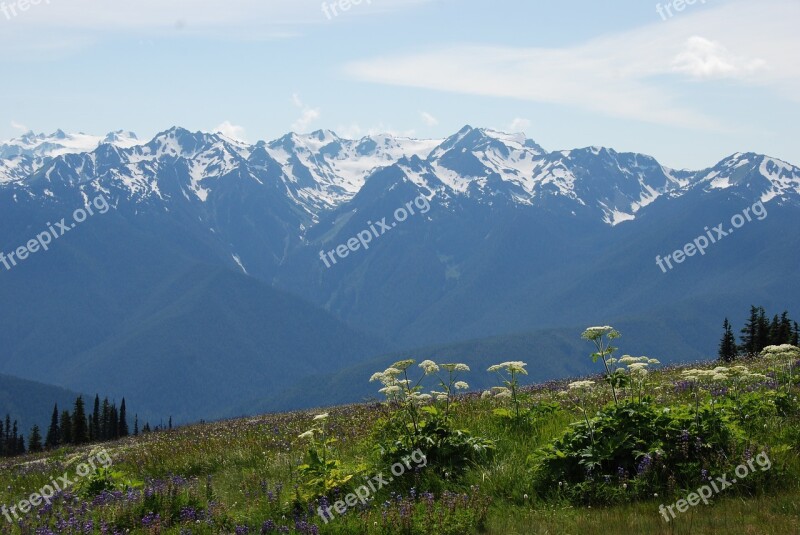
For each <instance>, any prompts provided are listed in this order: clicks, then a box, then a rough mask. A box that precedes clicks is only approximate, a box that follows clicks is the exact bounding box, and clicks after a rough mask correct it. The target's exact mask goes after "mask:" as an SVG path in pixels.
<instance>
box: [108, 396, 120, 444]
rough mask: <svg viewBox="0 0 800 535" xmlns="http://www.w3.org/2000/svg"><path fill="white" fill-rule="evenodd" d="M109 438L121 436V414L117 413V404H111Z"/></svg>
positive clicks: (113, 438)
mask: <svg viewBox="0 0 800 535" xmlns="http://www.w3.org/2000/svg"><path fill="white" fill-rule="evenodd" d="M108 438H109V440H116V439H118V438H119V414H118V413H117V404H116V403H112V404H111V418H110V423H109V437H108Z"/></svg>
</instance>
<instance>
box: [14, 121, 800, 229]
mask: <svg viewBox="0 0 800 535" xmlns="http://www.w3.org/2000/svg"><path fill="white" fill-rule="evenodd" d="M388 168H392V169H394V171H396V172H397V173H399V175H398V176H401V177H403V179H404V180H407V181H409V182H411V183H413V184H415V185H416V186H417V187H418V188H421V189H422V190H424V191H425V192H426V194H427V195H429V196H430V197H431V198H434V197H439V199H438V200H439V201H441V202H442V203H444V204H452V200H457V199H469V200H470V201H471V202H479V203H486V204H491V203H494V202H497V201H500V200H503V201H507V202H510V203H512V204H517V205H522V206H532V207H536V206H539V207H550V208H552V209H556V210H562V211H563V210H566V211H568V212H570V213H573V214H576V213H578V212H583V213H588V214H594V215H593V217H596V218H597V219H598V220H601V221H603V222H605V223H606V224H608V225H611V226H615V225H618V224H620V223H623V222H626V221H631V220H634V219H636V217H637V216H638V215H639V214H640V213H641V212H642V211H643V210H644V209H646V208H647V207H648V206H649V205H650V204H652V203H653V202H654V201H655V200H657V199H659V198H661V197H667V198H677V197H680V196H682V195H684V194H686V193H687V192H690V191H693V190H695V189H697V188H699V189H701V190H703V191H712V190H717V189H723V188H733V189H732V191H735V192H737V193H738V194H740V195H745V196H748V197H754V198H755V197H757V198H760V199H762V200H764V201H768V200H772V199H773V198H779V199H784V200H794V201H795V202H796V201H797V198H798V195H800V183H798V176H800V170H798V168H797V167H795V166H793V165H791V164H788V163H786V162H782V161H780V160H777V159H774V158H769V157H766V156H760V155H755V154H735V155H733V156H731V157H730V158H727V159H726V160H724V161H722V162H720V163H719V164H717V165H716V166H714V167H712V168H710V169H705V170H702V171H694V172H693V171H678V170H674V169H670V168H667V167H665V166H663V165H661V164H659V163H658V162H657V161H656V160H655V159H654V158H652V157H650V156H646V155H642V154H635V153H618V152H616V151H614V150H613V149H607V148H602V147H588V148H583V149H574V150H564V151H554V152H548V151H546V150H544V149H543V148H542V147H541V146H539V145H538V144H536V143H535V142H534V141H532V140H530V139H527V138H526V137H525V136H524V135H523V134H506V133H502V132H498V131H494V130H490V129H479V128H472V127H469V126H466V127H464V128H463V129H462V130H460V131H459V132H457V133H456V134H454V135H453V136H451V137H449V138H447V139H445V140H417V139H408V138H400V137H394V136H390V135H373V136H368V137H365V138H362V139H359V140H350V139H344V138H341V137H339V136H337V135H336V134H335V133H333V132H331V131H324V130H320V131H317V132H313V133H311V134H305V135H299V134H295V133H290V134H287V135H285V136H283V137H281V138H279V139H277V140H274V141H271V142H258V143H256V144H255V145H248V144H246V143H243V142H240V141H236V140H233V139H230V138H227V137H225V136H223V135H221V134H208V133H200V132H197V133H192V132H189V131H187V130H184V129H181V128H172V129H170V130H167V131H165V132H161V133H159V134H157V135H156V136H155V137H154V138H153V139H152V140H151V141H149V142H147V143H141V142H140V141H139V140H138V139H137V138H136V136H135V134H133V133H131V132H122V131H119V132H112V133H110V134H108V135H107V136H105V137H102V138H101V137H96V136H88V135H85V134H65V133H64V132H62V131H60V130H59V131H57V132H55V133H54V134H51V135H48V136H45V135H43V134H38V135H37V134H33V133H28V134H25V135H24V136H22V137H20V138H18V139H16V140H11V141H9V142H7V143H5V144H3V145H0V184H1V185H3V186H4V187H15V188H19V189H21V190H24V191H25V192H27V193H28V194H30V195H33V196H38V195H45V196H52V195H53V194H54V192H55V191H56V190H59V189H60V188H62V187H68V188H69V187H74V186H76V185H87V184H89V185H92V187H96V188H99V189H103V190H104V191H109V192H111V191H113V192H115V193H116V194H118V195H120V196H121V197H122V198H125V199H128V200H131V201H135V202H137V203H142V202H147V201H153V200H156V201H157V202H167V204H170V203H172V202H175V201H176V197H178V198H180V197H182V198H184V199H185V200H188V201H190V202H195V201H200V202H205V201H207V200H208V198H209V195H213V192H214V191H215V189H217V188H218V187H219V186H220V184H221V183H223V182H227V181H236V180H240V181H244V182H247V183H251V186H253V187H256V188H262V189H267V190H270V191H272V190H275V189H276V188H277V189H278V190H279V191H280V192H281V194H282V195H283V196H285V198H286V200H287V202H289V203H290V204H291V205H293V206H294V208H296V209H299V210H300V211H301V213H302V214H304V216H303V217H302V218H300V219H305V221H303V222H301V223H300V224H301V225H302V226H303V228H308V227H309V226H312V225H314V224H316V223H317V222H319V221H320V218H321V217H322V216H323V215H324V214H325V213H328V212H331V211H333V210H336V209H338V208H340V207H341V206H343V205H345V204H347V203H348V202H350V201H351V200H352V199H353V198H354V197H355V196H356V195H357V194H358V193H359V192H360V191H361V190H362V189H363V188H364V185H365V184H366V183H367V181H368V180H370V177H371V176H373V175H374V174H375V173H376V172H378V171H380V170H384V169H388Z"/></svg>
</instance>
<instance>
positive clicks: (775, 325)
mask: <svg viewBox="0 0 800 535" xmlns="http://www.w3.org/2000/svg"><path fill="white" fill-rule="evenodd" d="M780 339H781V321H780V320H779V319H778V315H777V314H775V316H774V317H773V318H772V323H770V324H769V345H780V343H779V342H778V340H780Z"/></svg>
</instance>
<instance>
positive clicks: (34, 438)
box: [28, 425, 43, 453]
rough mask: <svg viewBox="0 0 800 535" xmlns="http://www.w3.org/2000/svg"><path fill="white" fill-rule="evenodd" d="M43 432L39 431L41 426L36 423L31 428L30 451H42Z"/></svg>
mask: <svg viewBox="0 0 800 535" xmlns="http://www.w3.org/2000/svg"><path fill="white" fill-rule="evenodd" d="M42 449H43V448H42V433H41V431H39V426H38V425H34V426H33V429H31V435H30V437H28V451H30V452H31V453H36V452H39V451H42Z"/></svg>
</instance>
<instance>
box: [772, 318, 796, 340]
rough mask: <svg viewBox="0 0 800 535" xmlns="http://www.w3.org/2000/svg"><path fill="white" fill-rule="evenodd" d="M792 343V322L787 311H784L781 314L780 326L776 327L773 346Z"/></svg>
mask: <svg viewBox="0 0 800 535" xmlns="http://www.w3.org/2000/svg"><path fill="white" fill-rule="evenodd" d="M791 343H792V320H790V319H789V311H788V310H784V311H783V314H781V319H780V326H779V327H778V339H777V340H775V341H773V344H775V345H778V346H779V345H783V344H791Z"/></svg>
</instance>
